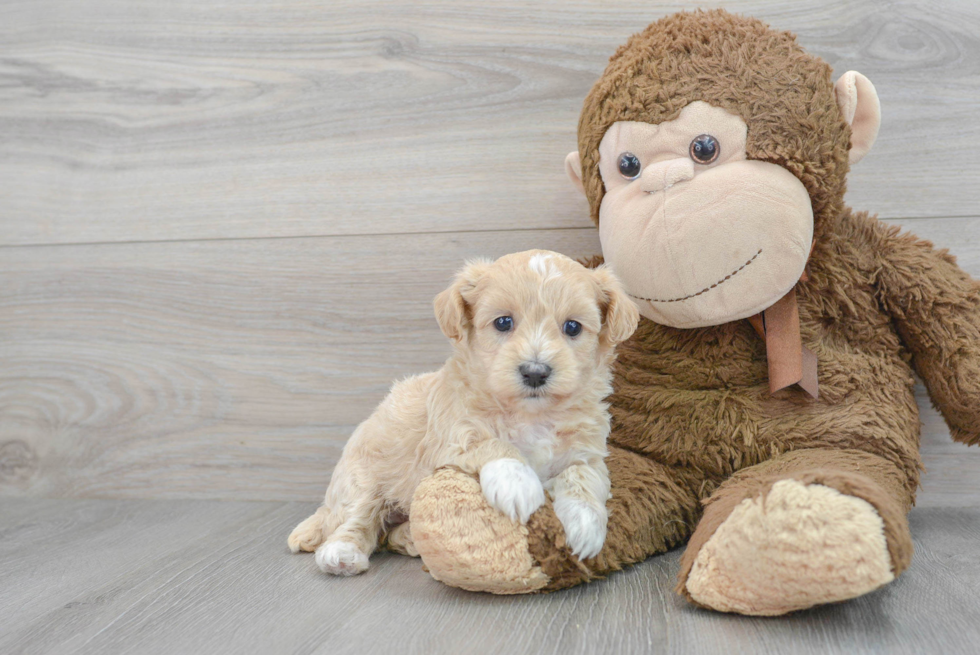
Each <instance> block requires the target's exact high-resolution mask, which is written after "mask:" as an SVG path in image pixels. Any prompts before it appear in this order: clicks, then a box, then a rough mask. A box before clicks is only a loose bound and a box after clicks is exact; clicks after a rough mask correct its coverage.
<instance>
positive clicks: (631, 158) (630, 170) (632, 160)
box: [619, 152, 642, 180]
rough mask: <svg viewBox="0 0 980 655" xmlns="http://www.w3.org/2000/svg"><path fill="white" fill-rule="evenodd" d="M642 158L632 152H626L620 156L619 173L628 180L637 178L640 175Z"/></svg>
mask: <svg viewBox="0 0 980 655" xmlns="http://www.w3.org/2000/svg"><path fill="white" fill-rule="evenodd" d="M640 168H642V166H641V165H640V160H639V159H637V157H636V155H634V154H633V153H632V152H624V153H623V154H621V155H620V156H619V174H620V175H622V176H623V177H625V178H626V179H627V180H635V179H636V178H638V177H639V176H640Z"/></svg>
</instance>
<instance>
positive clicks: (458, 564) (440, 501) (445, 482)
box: [411, 469, 550, 594]
mask: <svg viewBox="0 0 980 655" xmlns="http://www.w3.org/2000/svg"><path fill="white" fill-rule="evenodd" d="M411 524H412V528H411V530H412V538H413V540H414V542H415V548H416V549H417V551H418V553H419V555H421V556H422V561H423V562H424V563H425V566H426V567H427V568H428V570H429V573H430V574H431V575H432V577H433V578H435V579H436V580H439V581H441V582H444V583H446V584H448V585H451V586H453V587H460V588H462V589H467V590H469V591H488V592H490V593H494V594H521V593H530V592H533V591H538V590H540V589H541V588H543V587H544V586H545V585H547V584H548V582H549V581H550V579H549V577H548V576H547V575H546V574H545V573H544V572H543V571H542V570H541V567H540V566H538V564H537V563H536V562H535V560H534V558H533V557H532V556H531V552H530V550H529V547H528V529H527V526H525V525H522V524H520V523H518V522H517V521H512V520H511V519H509V518H507V517H506V516H504V515H503V514H501V513H500V512H498V511H497V510H496V509H494V508H493V507H491V506H490V504H489V503H487V501H486V499H485V498H484V497H483V492H482V491H481V490H480V483H479V482H478V481H477V480H476V479H474V478H472V477H470V476H468V475H466V474H464V473H461V472H460V471H457V470H455V469H441V470H439V471H436V472H435V473H434V474H433V475H431V476H429V477H428V478H426V479H425V480H423V481H422V483H421V484H420V485H419V487H418V489H416V491H415V497H414V499H413V501H412V511H411Z"/></svg>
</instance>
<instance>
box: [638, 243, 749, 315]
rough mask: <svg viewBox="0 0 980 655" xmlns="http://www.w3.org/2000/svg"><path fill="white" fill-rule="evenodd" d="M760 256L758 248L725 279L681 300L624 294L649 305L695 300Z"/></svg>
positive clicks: (726, 280)
mask: <svg viewBox="0 0 980 655" xmlns="http://www.w3.org/2000/svg"><path fill="white" fill-rule="evenodd" d="M761 254H762V248H759V252H757V253H755V254H754V255H752V258H751V259H749V261H747V262H745V263H744V264H742V265H741V266H739V267H738V268H736V269H735V270H734V271H732V272H731V273H729V274H728V275H726V276H725V277H723V278H721V279H720V280H718V281H717V282H715V283H714V284H712V285H711V286H708V287H705V288H703V289H701V290H700V291H698V292H697V293H692V294H690V295H687V296H684V297H682V298H666V299H661V298H644V297H643V296H634V295H633V294H632V293H630V292H629V291H627V292H626V295H628V296H629V297H630V298H636V299H637V300H645V301H647V302H651V303H652V302H681V301H682V300H689V299H691V298H696V297H697V296H700V295H701V294H702V293H707V292H708V291H711V290H712V289H714V288H715V287H717V286H720V285H722V284H724V283H725V282H728V281H729V280H730V279H732V278H733V277H735V276H736V275H737V274H738V273H739V272H740V271H741V270H742V269H744V268H745V267H746V266H748V265H749V264H751V263H752V262H754V261H755V260H756V258H757V257H758V256H759V255H761Z"/></svg>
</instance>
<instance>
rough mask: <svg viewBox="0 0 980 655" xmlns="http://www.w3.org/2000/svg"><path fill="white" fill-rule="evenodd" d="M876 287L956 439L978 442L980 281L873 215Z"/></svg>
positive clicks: (928, 245)
mask: <svg viewBox="0 0 980 655" xmlns="http://www.w3.org/2000/svg"><path fill="white" fill-rule="evenodd" d="M869 220H870V221H874V223H875V225H874V226H872V233H873V234H874V237H873V239H874V243H873V244H872V252H873V253H874V256H875V257H876V258H877V259H878V260H879V261H878V262H877V285H878V289H879V292H880V294H881V301H882V303H883V304H884V306H885V307H886V308H887V310H888V311H889V313H890V314H891V316H892V318H893V319H894V321H895V325H896V326H897V328H898V332H899V334H900V335H901V337H902V341H903V342H904V343H905V345H906V347H907V348H908V349H909V350H910V351H911V353H912V364H913V366H914V368H915V371H916V373H918V374H919V375H920V376H921V377H922V379H923V381H924V382H925V384H926V388H927V389H928V390H929V396H930V398H931V399H932V402H933V404H935V406H936V407H937V408H938V409H939V411H940V412H941V413H942V415H943V418H945V419H946V423H947V424H948V425H949V429H950V433H951V434H952V436H953V439H955V440H956V441H961V442H963V443H966V444H970V445H973V444H977V443H980V283H978V282H977V281H976V280H973V279H972V278H971V277H970V276H969V275H967V273H966V272H964V271H963V270H962V269H961V268H960V267H959V266H957V265H956V259H955V258H954V257H953V256H952V255H950V254H949V253H948V252H947V251H945V250H936V249H935V248H934V247H933V245H932V244H931V243H929V242H928V241H924V240H921V239H919V238H917V237H915V236H914V235H911V234H907V233H906V234H899V231H898V229H897V228H895V227H888V226H885V225H884V224H882V223H879V222H878V221H876V220H875V219H873V218H871V219H869Z"/></svg>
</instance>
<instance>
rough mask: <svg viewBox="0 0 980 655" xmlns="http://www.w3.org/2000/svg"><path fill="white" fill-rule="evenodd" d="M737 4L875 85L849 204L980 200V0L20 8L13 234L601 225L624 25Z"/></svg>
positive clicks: (896, 213)
mask: <svg viewBox="0 0 980 655" xmlns="http://www.w3.org/2000/svg"><path fill="white" fill-rule="evenodd" d="M718 4H722V5H724V6H725V7H727V8H729V9H731V10H733V11H739V12H743V13H746V14H750V15H756V16H759V17H760V18H764V19H766V20H769V21H770V22H771V23H772V24H773V25H775V26H777V27H780V28H784V29H789V30H794V31H796V32H798V34H799V36H800V39H801V41H802V43H803V44H804V45H805V46H807V47H808V48H809V49H810V50H811V51H812V52H814V53H816V54H819V55H821V56H823V57H824V58H826V59H827V60H828V61H829V62H830V63H831V64H832V65H833V66H834V67H835V69H836V71H837V72H838V74H839V73H843V72H844V71H846V70H848V69H851V68H856V69H859V70H861V71H862V72H864V73H866V74H867V75H869V76H870V78H871V79H872V80H873V81H874V82H875V84H876V85H877V88H878V91H879V93H880V96H881V100H882V105H883V115H884V121H883V126H882V131H881V136H880V139H879V143H878V145H877V147H876V149H875V150H874V151H872V153H871V154H870V155H869V156H868V157H867V158H866V160H865V161H864V162H862V163H861V165H860V166H858V167H857V169H856V170H855V171H854V173H853V175H852V178H851V183H850V189H851V191H850V195H849V200H850V201H851V203H852V204H853V205H854V206H856V207H858V208H861V209H869V210H873V211H878V212H881V214H882V215H883V216H886V217H893V218H894V217H937V216H940V217H942V216H962V215H973V214H976V213H977V208H978V207H980V185H978V184H977V183H976V181H977V174H978V172H980V122H978V121H977V120H976V116H977V111H978V103H977V97H976V89H977V87H978V85H980V4H978V3H976V2H975V1H974V0H954V1H939V0H931V1H928V2H915V3H912V2H893V1H888V0H854V1H850V0H849V1H847V2H822V3H799V2H790V3H787V2H784V1H782V0H747V1H737V0H731V1H727V2H721V3H719V2H694V1H691V2H677V1H674V2H667V3H659V4H656V5H652V4H650V3H628V2H627V3H618V4H616V5H614V6H613V5H610V4H609V3H606V2H602V1H601V0H579V1H576V2H566V1H564V0H549V1H546V2H535V3H525V2H518V1H516V0H504V1H502V2H494V3H490V4H487V3H485V2H475V1H474V0H439V1H436V2H427V3H425V4H422V5H420V4H418V3H414V2H398V1H396V0H383V1H370V2H367V1H364V0H356V1H354V0H347V1H339V0H336V1H330V2H326V1H323V0H321V1H318V2H306V1H303V2H299V1H297V0H286V1H284V2H277V3H272V4H270V3H266V2H235V3H228V2H210V3H208V2H206V3H201V2H199V1H198V0H175V1H173V2H169V1H168V2H158V1H156V0H98V1H93V2H75V1H73V0H12V1H9V2H5V3H3V6H2V7H0V245H3V244H7V245H9V244H32V243H38V244H47V243H76V242H77V243H82V242H84V243H91V242H114V241H147V240H172V239H211V238H233V237H264V236H309V235H338V234H368V233H371V234H380V233H402V232H420V231H425V232H428V231H460V230H471V229H488V228H489V229H508V228H549V227H581V226H585V225H587V219H586V213H585V203H584V201H583V200H582V199H581V198H579V197H577V194H576V193H575V192H574V191H572V190H571V187H570V185H569V184H568V182H567V181H566V180H565V179H564V173H563V170H562V161H563V158H564V155H565V154H566V153H567V152H568V151H569V150H571V149H573V148H574V147H575V136H574V130H575V126H576V123H577V115H578V111H579V108H580V107H581V103H582V100H583V98H584V97H585V94H586V93H587V91H588V89H589V88H590V86H591V85H592V83H593V82H594V81H595V79H596V78H597V76H598V75H599V73H600V72H601V71H602V69H603V67H604V66H605V62H606V60H607V58H608V57H609V55H610V54H611V53H612V52H613V51H614V50H615V48H616V47H617V46H618V45H619V44H620V43H621V42H622V41H624V39H625V38H626V37H627V36H628V35H629V34H631V33H633V32H636V31H639V30H640V29H642V28H643V27H644V26H646V24H647V23H649V22H650V21H651V20H653V19H655V18H658V17H660V16H662V15H664V14H667V13H670V12H672V11H675V10H677V9H681V8H690V7H693V6H698V5H705V6H714V5H718Z"/></svg>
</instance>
